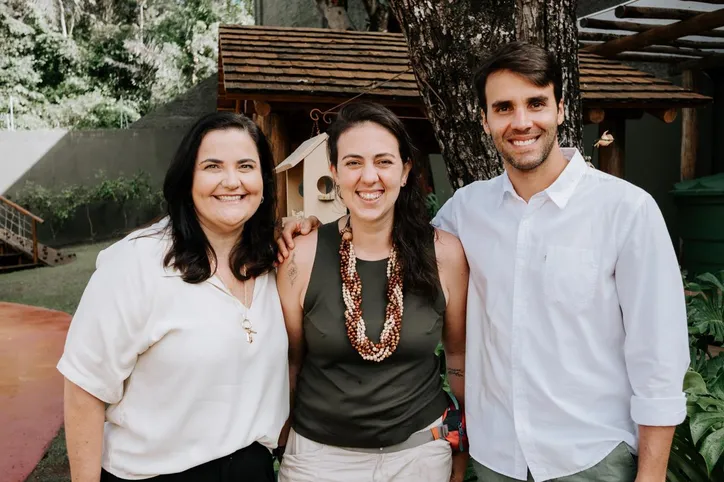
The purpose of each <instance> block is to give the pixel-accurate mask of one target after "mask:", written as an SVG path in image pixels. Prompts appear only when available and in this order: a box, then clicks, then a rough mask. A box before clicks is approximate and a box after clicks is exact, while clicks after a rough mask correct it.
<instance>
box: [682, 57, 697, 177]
mask: <svg viewBox="0 0 724 482" xmlns="http://www.w3.org/2000/svg"><path fill="white" fill-rule="evenodd" d="M694 75H695V73H694V72H693V71H691V70H687V71H685V72H684V75H683V85H684V87H685V88H687V89H691V90H695V87H696V84H695V81H694ZM698 147H699V126H698V119H697V117H696V109H682V110H681V179H682V180H685V179H693V178H694V177H695V176H696V154H697V150H698Z"/></svg>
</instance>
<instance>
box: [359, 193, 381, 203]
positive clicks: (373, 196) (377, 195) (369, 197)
mask: <svg viewBox="0 0 724 482" xmlns="http://www.w3.org/2000/svg"><path fill="white" fill-rule="evenodd" d="M357 194H358V195H359V197H361V198H362V199H364V200H365V201H374V200H376V199H379V198H380V197H381V196H382V191H374V192H360V191H357Z"/></svg>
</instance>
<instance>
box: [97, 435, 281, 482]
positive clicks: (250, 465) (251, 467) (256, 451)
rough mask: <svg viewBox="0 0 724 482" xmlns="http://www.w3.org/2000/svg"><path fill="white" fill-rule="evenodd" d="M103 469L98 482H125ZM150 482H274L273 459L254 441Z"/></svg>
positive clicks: (154, 478) (267, 451)
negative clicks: (229, 453)
mask: <svg viewBox="0 0 724 482" xmlns="http://www.w3.org/2000/svg"><path fill="white" fill-rule="evenodd" d="M127 480H128V479H121V478H119V477H116V476H115V475H112V474H110V473H108V472H106V471H105V470H103V471H102V472H101V482H126V481H127ZM146 480H152V481H154V482H274V460H273V458H272V455H271V453H269V450H267V449H266V448H265V447H264V446H263V445H261V444H259V443H258V442H254V443H253V444H251V445H249V446H248V447H244V448H243V449H240V450H237V451H236V452H234V453H233V454H231V455H227V456H226V457H221V458H220V459H216V460H212V461H211V462H206V463H205V464H201V465H197V466H196V467H192V468H190V469H188V470H184V471H183V472H179V473H177V474H165V475H159V476H158V477H152V478H150V479H146Z"/></svg>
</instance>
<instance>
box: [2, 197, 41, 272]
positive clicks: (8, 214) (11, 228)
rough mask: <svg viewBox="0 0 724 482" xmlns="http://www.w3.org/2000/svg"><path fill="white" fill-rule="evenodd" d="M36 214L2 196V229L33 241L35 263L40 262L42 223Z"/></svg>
mask: <svg viewBox="0 0 724 482" xmlns="http://www.w3.org/2000/svg"><path fill="white" fill-rule="evenodd" d="M42 222H43V220H42V219H40V218H39V217H38V216H36V215H35V214H33V213H31V212H30V211H28V210H27V209H24V208H23V207H22V206H18V205H17V204H15V203H14V202H12V201H11V200H9V199H7V198H6V197H4V196H0V229H2V230H5V231H6V232H7V233H8V234H10V235H13V234H14V235H16V236H18V237H20V238H22V240H27V241H29V242H31V243H32V254H33V263H35V264H37V263H38V226H37V223H42Z"/></svg>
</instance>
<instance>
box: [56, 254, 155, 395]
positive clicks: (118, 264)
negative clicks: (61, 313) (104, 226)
mask: <svg viewBox="0 0 724 482" xmlns="http://www.w3.org/2000/svg"><path fill="white" fill-rule="evenodd" d="M120 243H122V244H120V245H114V246H112V247H111V248H109V249H107V250H106V251H102V252H101V253H100V254H99V255H98V259H97V261H96V271H95V272H94V273H93V275H92V276H91V278H90V281H89V282H88V285H87V286H86V289H85V291H84V292H83V296H82V298H81V300H80V303H79V305H78V308H77V310H76V312H75V314H74V316H73V320H72V321H71V324H70V328H69V330H68V335H67V338H66V342H65V349H64V352H63V355H62V357H61V359H60V361H59V362H58V366H57V368H58V370H59V371H60V372H61V373H62V374H63V376H64V377H65V378H67V379H68V380H69V381H71V382H73V383H74V384H76V385H78V386H79V387H80V388H82V389H83V390H85V391H86V392H88V393H90V394H91V395H93V396H94V397H96V398H98V399H99V400H102V401H104V402H106V403H109V404H114V403H118V402H119V401H120V400H121V398H122V397H123V387H124V381H125V380H126V379H127V378H128V376H129V375H130V374H131V371H132V370H133V367H134V366H135V364H136V359H137V358H138V355H139V354H140V353H142V352H143V351H145V350H146V349H147V348H148V335H147V319H148V312H149V300H150V299H151V296H150V293H149V291H150V289H151V288H150V284H151V283H150V281H149V279H148V277H147V276H144V273H143V262H142V261H141V260H140V259H139V256H138V253H137V252H136V250H134V246H133V242H129V241H126V240H124V241H121V242H120Z"/></svg>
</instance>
